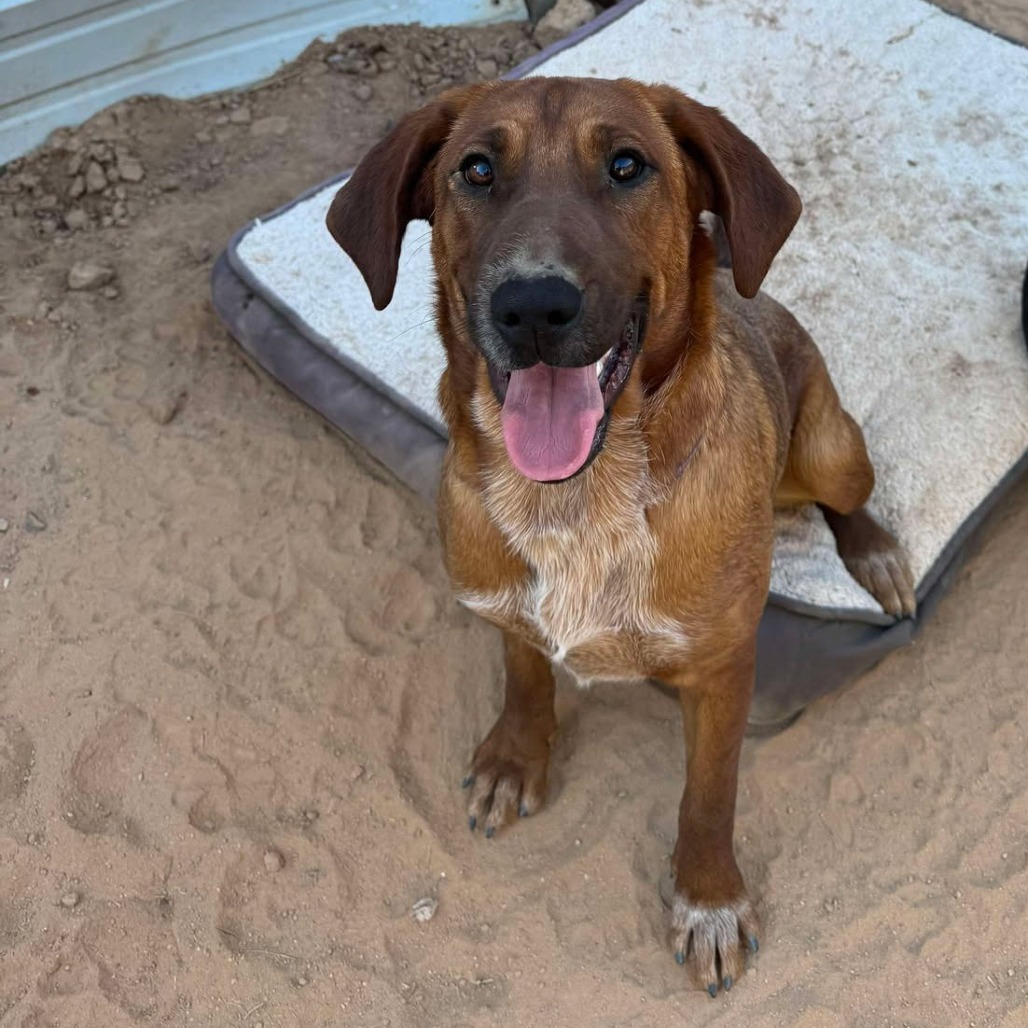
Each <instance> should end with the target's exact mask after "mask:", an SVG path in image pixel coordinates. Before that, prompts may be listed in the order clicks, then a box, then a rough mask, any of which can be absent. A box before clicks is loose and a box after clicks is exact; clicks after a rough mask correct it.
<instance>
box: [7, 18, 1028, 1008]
mask: <svg viewBox="0 0 1028 1028" xmlns="http://www.w3.org/2000/svg"><path fill="white" fill-rule="evenodd" d="M952 6H957V5H956V4H953V5H952ZM964 6H966V8H967V9H969V10H970V13H971V14H973V15H975V16H976V17H985V18H986V19H989V18H991V19H992V23H993V24H995V25H996V27H997V28H1001V29H1002V30H1003V31H1005V32H1007V33H1011V34H1014V33H1016V34H1019V35H1020V37H1021V38H1024V39H1026V40H1028V17H1026V16H1025V14H1024V12H1023V8H1019V4H1018V2H1017V0H1013V2H1011V0H1006V2H1005V3H1004V2H1003V0H997V2H995V3H987V2H984V0H979V2H975V3H968V4H967V5H964ZM377 47H385V49H376V48H377ZM533 49H534V43H533V42H532V41H531V40H528V39H525V38H524V36H523V34H522V32H521V30H520V29H518V28H505V29H489V30H483V31H478V32H468V31H463V32H449V33H445V34H439V33H427V32H405V33H400V34H396V33H395V32H394V33H392V34H388V35H387V34H382V33H375V32H365V33H361V34H358V35H356V36H354V37H351V38H350V40H349V41H346V40H344V41H343V44H342V45H341V46H340V47H339V48H338V52H332V51H330V50H328V49H327V48H324V47H319V48H314V49H313V50H312V51H311V52H310V53H309V54H308V55H307V56H306V57H305V59H303V60H301V61H300V62H298V63H297V64H296V65H294V66H292V67H290V68H289V69H287V70H286V71H285V72H284V73H283V74H282V75H281V76H279V77H278V79H277V80H276V81H275V82H274V83H272V84H270V85H266V86H265V87H264V88H260V89H257V90H254V91H251V92H250V93H248V94H239V95H234V96H231V97H225V98H213V99H210V100H205V101H198V102H195V103H189V104H180V103H173V102H170V101H166V100H159V99H148V100H140V101H135V102H131V103H128V104H123V105H120V106H119V107H118V108H116V109H114V110H113V111H112V112H109V113H108V114H105V115H102V116H99V117H97V118H95V119H93V120H92V121H91V122H90V123H89V124H88V125H86V126H84V127H82V128H81V129H79V130H76V131H75V132H65V133H61V134H60V135H59V136H58V137H57V139H56V140H55V141H54V142H53V144H52V145H50V146H49V147H47V148H44V149H43V150H42V151H41V152H39V153H38V154H36V155H33V156H32V157H31V158H30V159H28V160H26V161H24V162H16V163H15V164H14V165H13V166H12V167H9V168H8V169H7V172H6V173H5V174H3V175H2V176H0V220H2V226H3V230H2V232H0V265H2V278H0V305H2V307H0V518H2V519H3V520H2V521H0V530H2V531H0V586H2V589H0V1025H2V1026H3V1028H44V1026H94V1025H97V1026H99V1025H102V1026H104V1028H121V1026H126V1025H176V1026H185V1025H194V1024H195V1025H217V1026H226V1028H228V1026H238V1028H286V1026H308V1025H309V1026H314V1025H351V1024H352V1025H362V1026H363V1025H368V1026H387V1025H391V1026H397V1028H399V1026H408V1025H410V1026H416V1028H417V1026H425V1028H429V1026H431V1028H437V1026H445V1028H463V1026H491V1025H505V1026H506V1025H526V1026H529V1025H530V1026H536V1025H587V1026H590V1028H591V1026H597V1028H598V1026H628V1025H639V1026H650V1025H660V1026H662V1025H679V1024H690V1025H706V1024H724V1025H734V1024H747V1025H751V1026H754V1028H759V1026H780V1025H796V1026H802V1028H821V1026H843V1025H852V1026H867V1028H882V1026H891V1025H916V1026H925V1028H928V1026H932V1028H938V1026H951V1025H975V1026H979V1028H985V1026H1003V1028H1017V1026H1025V1025H1028V958H1026V954H1025V943H1026V941H1028V870H1026V865H1028V837H1026V824H1028V757H1026V753H1028V741H1026V738H1025V735H1026V725H1028V691H1026V689H1025V669H1026V668H1028V632H1026V631H1025V626H1026V625H1028V590H1026V588H1025V582H1026V581H1028V547H1026V546H1025V539H1026V538H1028V483H1024V484H1022V485H1021V486H1019V487H1018V488H1016V489H1015V490H1014V491H1013V493H1012V495H1010V496H1009V497H1008V498H1007V499H1006V500H1005V501H1004V502H1003V503H1002V505H1001V507H1000V509H999V510H998V511H997V512H996V513H995V515H994V516H992V517H991V518H990V520H989V523H988V526H987V529H986V531H985V533H984V537H983V540H982V542H981V543H980V545H979V546H978V548H977V549H976V552H975V555H974V556H973V557H972V559H971V560H970V561H969V563H968V564H967V565H966V567H965V569H964V570H963V572H962V573H961V574H960V576H959V578H958V580H957V581H956V583H955V584H954V587H953V589H952V591H951V593H950V595H949V596H948V598H947V599H946V600H945V602H944V603H943V604H942V607H941V609H940V611H939V613H938V616H937V617H936V618H935V619H934V621H933V622H932V623H930V624H929V625H927V626H926V628H925V630H924V633H923V635H922V636H921V637H920V639H919V641H918V642H917V644H916V645H914V646H912V647H911V648H910V649H908V650H906V651H905V652H902V653H899V654H897V655H895V656H893V657H891V658H890V659H888V660H887V661H885V662H884V663H883V664H882V665H880V666H879V667H878V668H877V669H876V670H875V671H874V672H873V673H872V674H870V675H868V676H867V677H866V678H864V679H863V680H862V681H861V682H859V683H858V684H856V685H854V686H853V687H852V688H849V689H847V690H846V691H845V692H843V693H842V694H840V695H837V696H834V697H832V698H829V699H826V700H824V701H822V702H819V703H817V704H816V705H814V706H813V707H812V708H811V709H809V710H808V712H807V713H806V714H805V715H804V717H803V718H802V719H801V720H800V722H799V723H798V724H796V725H795V726H794V727H793V728H791V729H790V730H788V731H787V732H786V733H784V734H782V735H780V736H778V737H775V738H772V739H769V740H762V741H752V740H751V741H749V742H747V744H746V748H745V751H744V756H743V767H742V785H741V793H740V801H739V820H738V835H737V841H738V849H739V853H740V860H741V864H742V867H743V870H744V872H745V873H746V875H747V877H748V879H749V882H750V884H751V887H752V888H753V890H754V891H755V892H756V894H757V895H758V896H760V897H761V910H762V914H763V916H764V919H765V923H766V930H765V939H764V942H765V944H764V946H763V947H762V949H761V952H760V954H759V956H758V957H757V958H756V959H755V960H753V961H752V964H751V970H750V972H749V973H748V974H747V975H746V977H745V979H744V980H743V981H742V982H740V983H739V985H738V986H737V987H736V988H735V989H734V990H733V991H732V992H731V994H730V995H728V996H725V997H723V998H721V999H719V1000H717V1001H716V1002H712V1001H711V1000H709V999H708V998H707V997H706V996H705V995H704V994H702V993H698V992H693V991H690V990H689V989H688V988H687V987H686V982H685V979H684V977H683V973H682V972H681V970H680V969H679V968H678V967H677V966H676V965H675V963H674V961H673V960H672V959H671V955H670V953H669V952H668V951H667V950H666V949H665V946H664V930H663V912H662V909H661V906H660V902H659V900H658V896H657V880H658V876H659V874H660V872H661V870H662V868H663V866H664V861H665V858H666V854H667V853H668V851H669V849H670V847H671V845H672V841H673V833H674V827H675V810H676V806H677V802H678V798H679V794H680V790H681V781H682V761H683V755H682V742H681V736H680V731H679V725H678V715H677V710H676V705H675V703H674V701H673V700H671V699H669V698H668V697H666V696H664V695H663V694H661V693H659V692H657V691H656V690H654V689H651V688H646V687H638V688H625V687H622V688H615V687H604V688H597V689H595V690H593V691H592V692H591V693H588V694H579V693H576V692H574V691H572V690H570V689H567V690H565V691H563V692H562V694H561V696H560V708H561V721H562V727H563V734H562V738H561V742H560V744H559V749H558V753H557V759H556V767H555V773H554V787H553V791H552V796H551V801H550V804H549V806H548V807H547V809H546V810H545V811H544V812H543V813H541V814H540V815H539V816H537V817H535V818H533V819H531V820H530V821H528V822H525V823H522V824H519V825H517V826H516V829H515V830H512V831H510V832H508V833H505V834H504V835H502V836H501V837H498V838H496V839H495V840H493V841H491V842H487V841H485V840H484V839H483V838H482V837H481V835H479V836H477V837H474V836H472V835H471V834H470V833H469V832H468V831H467V828H466V825H465V820H464V816H463V812H462V811H463V806H462V804H463V800H462V796H461V794H460V791H459V789H458V781H459V779H460V777H461V774H462V772H463V768H464V762H465V760H466V758H467V756H468V755H469V753H470V751H471V749H472V747H473V745H474V743H475V742H476V741H477V740H478V739H479V738H480V737H481V735H482V734H483V733H484V731H485V730H486V729H487V728H488V726H489V725H490V724H491V721H492V719H493V717H494V715H495V712H496V710H497V704H498V700H499V696H500V670H501V661H500V646H499V638H498V635H497V634H496V633H495V632H494V631H493V630H491V629H489V628H488V627H486V626H485V625H483V624H481V623H479V622H477V621H476V620H475V619H474V618H473V617H471V616H470V615H468V614H466V613H464V612H462V611H461V610H459V609H458V608H457V607H456V606H455V605H454V603H453V602H452V601H451V599H450V596H449V594H448V591H447V586H446V582H445V578H444V574H443V571H442V567H441V563H440V554H439V546H438V541H437V537H436V530H435V526H434V520H433V514H432V512H431V511H429V510H427V509H425V508H424V507H423V506H422V504H421V503H420V501H419V500H418V499H417V498H415V497H414V496H413V495H411V494H409V493H408V492H406V491H405V490H404V489H403V488H401V487H400V486H398V485H397V484H396V483H395V482H393V481H391V480H390V479H389V478H388V476H387V475H386V474H384V473H383V472H381V471H380V470H378V469H377V468H375V467H374V466H372V465H371V463H370V462H369V461H368V460H367V459H366V458H365V457H363V456H362V455H361V454H360V452H358V451H356V450H355V449H354V448H353V447H351V446H350V445H349V444H348V443H347V442H346V441H344V440H342V439H341V438H340V437H339V436H338V435H337V434H335V433H334V432H333V431H331V430H329V429H328V428H327V427H326V426H325V425H324V424H323V423H322V422H321V421H320V420H319V419H318V418H317V417H316V416H315V415H313V414H312V413H310V412H309V411H308V410H306V409H305V408H304V407H303V406H302V405H301V404H300V403H299V402H297V401H295V400H294V399H293V398H291V397H290V396H289V395H287V394H286V393H285V392H284V391H283V390H281V389H280V388H278V387H277V386H276V385H275V384H274V383H272V382H271V381H270V380H269V379H268V378H267V377H266V376H264V375H263V374H261V373H258V372H255V371H254V370H253V369H252V368H251V367H250V366H249V365H248V364H247V363H246V362H245V361H244V360H243V358H242V357H241V355H240V350H239V349H238V347H237V346H236V345H235V344H234V343H233V341H232V340H231V339H230V338H229V337H228V335H227V334H226V332H225V331H224V329H223V328H222V327H221V326H220V324H219V323H218V322H217V320H216V319H215V317H214V316H213V314H212V312H211V307H210V303H209V301H208V298H207V297H208V288H207V276H208V273H209V269H210V255H211V254H212V253H216V251H217V249H218V248H219V247H220V246H222V245H223V244H224V242H225V241H226V240H227V238H228V237H229V236H230V234H231V233H232V232H233V231H234V230H235V229H236V228H237V227H238V226H239V225H241V224H242V223H243V222H245V221H246V220H247V219H248V218H250V217H252V216H253V215H256V214H260V213H262V212H264V211H267V210H268V209H270V208H272V207H274V206H275V205H277V204H279V203H281V202H283V201H285V200H287V199H289V198H290V197H292V196H293V195H295V194H296V193H297V192H299V191H300V190H301V189H303V188H305V187H306V186H308V185H310V184H311V183H313V182H316V181H318V180H320V179H322V178H325V177H327V176H328V175H329V174H331V173H332V172H334V171H337V170H338V169H340V168H343V167H345V166H347V165H349V164H352V163H353V162H354V160H355V159H356V158H357V157H359V155H360V154H361V153H362V152H363V151H364V150H365V149H366V148H367V146H368V145H369V144H370V142H371V141H373V140H374V139H375V138H377V137H378V136H379V135H380V134H381V133H382V132H383V131H384V130H385V128H386V126H387V124H388V121H389V119H390V118H393V117H395V116H396V115H397V114H398V113H399V112H400V111H402V110H403V109H405V108H406V107H408V106H411V105H414V104H417V103H418V102H419V101H420V98H421V95H422V94H423V93H424V92H426V91H427V92H430V91H431V90H432V89H434V88H438V87H439V86H440V85H441V84H442V83H443V82H444V80H445V79H447V78H451V79H453V80H455V81H456V80H464V79H466V78H468V77H476V76H489V75H493V74H495V73H496V72H497V71H502V70H503V69H504V68H506V67H508V66H509V65H510V64H511V63H512V62H513V61H515V60H516V59H518V58H520V57H523V56H525V55H526V54H527V53H530V52H532V50H533ZM370 60H373V61H375V62H376V64H375V69H376V70H375V73H373V74H371V73H370V72H371V69H370V68H369V66H368V64H369V61H370ZM390 63H392V64H393V67H390ZM380 66H381V70H378V69H379V67H380ZM714 99H716V98H714ZM94 166H95V167H94ZM80 189H81V190H82V193H81V195H78V196H76V195H74V194H76V193H79V192H80ZM69 225H70V226H72V227H71V228H69V227H68V226H69ZM82 262H85V265H84V266H82ZM77 263H78V264H79V265H80V266H79V267H78V268H77V269H76V271H75V282H76V284H86V285H87V287H88V288H84V289H80V290H69V289H68V276H69V271H70V270H71V269H72V268H73V265H76V264H77ZM422 899H431V900H433V901H435V902H436V903H437V904H438V906H437V909H436V910H435V914H434V917H433V918H431V919H430V920H427V921H418V920H416V919H415V918H413V917H412V914H411V909H412V906H413V905H414V904H415V903H417V901H419V900H422ZM429 906H431V904H429Z"/></svg>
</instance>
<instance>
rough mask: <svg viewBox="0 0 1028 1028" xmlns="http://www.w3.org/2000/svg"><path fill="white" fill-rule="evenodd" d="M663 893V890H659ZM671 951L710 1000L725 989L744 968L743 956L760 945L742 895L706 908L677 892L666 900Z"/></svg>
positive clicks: (757, 929) (749, 906) (750, 910)
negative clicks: (669, 912) (719, 904)
mask: <svg viewBox="0 0 1028 1028" xmlns="http://www.w3.org/2000/svg"><path fill="white" fill-rule="evenodd" d="M662 891H663V890H662ZM669 899H670V903H669V906H670V908H671V935H670V942H671V951H672V953H674V956H675V960H676V961H677V962H678V963H679V964H682V965H684V966H685V967H686V969H687V970H688V971H689V974H690V975H691V976H692V978H693V979H694V981H695V982H696V984H697V985H699V986H700V987H701V988H703V989H705V990H706V992H707V994H708V995H709V996H711V997H712V998H714V997H716V996H717V994H718V990H719V989H725V990H728V989H730V988H731V987H732V985H733V984H734V983H735V982H736V981H738V980H739V977H740V976H741V975H742V973H743V971H744V970H745V969H746V954H747V953H756V952H757V949H758V948H759V946H760V943H759V941H758V940H759V935H760V923H759V921H758V919H757V914H756V911H755V910H754V909H753V904H752V903H751V902H750V900H749V898H748V897H747V896H746V895H745V894H744V895H743V896H741V897H740V898H739V899H737V900H735V901H734V902H732V903H727V904H724V905H721V906H708V905H705V904H703V903H698V902H694V901H692V900H690V899H688V898H687V897H686V896H684V895H682V893H680V892H678V891H674V892H673V894H672V895H671V896H670V897H669Z"/></svg>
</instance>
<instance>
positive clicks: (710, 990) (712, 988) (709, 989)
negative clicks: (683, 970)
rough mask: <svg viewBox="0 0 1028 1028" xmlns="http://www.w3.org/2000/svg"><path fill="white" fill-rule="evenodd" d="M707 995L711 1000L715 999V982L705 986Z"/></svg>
mask: <svg viewBox="0 0 1028 1028" xmlns="http://www.w3.org/2000/svg"><path fill="white" fill-rule="evenodd" d="M707 995H708V996H709V997H710V998H711V999H717V982H711V983H710V985H708V986H707Z"/></svg>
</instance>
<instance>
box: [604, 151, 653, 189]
mask: <svg viewBox="0 0 1028 1028" xmlns="http://www.w3.org/2000/svg"><path fill="white" fill-rule="evenodd" d="M644 167H645V165H644V164H643V162H642V158H640V157H639V156H638V155H636V154H634V153H629V152H627V151H626V152H624V153H619V154H615V155H614V159H613V160H612V161H611V162H610V171H609V174H610V177H611V178H612V179H613V180H614V181H615V182H631V181H632V179H634V178H638V177H639V176H640V175H641V174H642V172H643V168H644Z"/></svg>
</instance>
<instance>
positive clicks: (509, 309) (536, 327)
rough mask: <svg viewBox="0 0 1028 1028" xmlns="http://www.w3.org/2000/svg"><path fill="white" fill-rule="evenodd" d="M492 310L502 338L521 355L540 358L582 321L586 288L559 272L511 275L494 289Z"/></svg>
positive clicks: (494, 321)
mask: <svg viewBox="0 0 1028 1028" xmlns="http://www.w3.org/2000/svg"><path fill="white" fill-rule="evenodd" d="M492 313H493V324H495V326H496V330H497V331H498V332H499V333H500V336H501V338H502V339H503V340H504V341H505V342H506V343H508V344H509V345H510V346H511V347H512V348H514V349H515V350H516V351H519V356H523V357H524V358H526V359H530V358H531V357H532V356H534V357H535V360H538V359H539V357H543V356H548V354H547V353H546V351H547V350H548V349H550V347H552V345H553V344H554V343H558V342H560V340H561V339H562V338H563V337H564V336H565V335H567V333H568V331H569V330H570V329H572V328H573V327H574V326H575V325H576V324H577V323H578V319H579V316H580V315H581V313H582V291H581V289H579V288H578V286H576V285H575V284H574V283H572V282H569V281H568V280H567V279H566V278H560V277H559V276H557V275H549V276H547V277H545V278H511V279H508V280H507V281H506V282H504V283H503V284H502V285H500V286H497V288H496V291H495V292H494V293H493V298H492ZM533 363H534V361H533Z"/></svg>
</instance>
